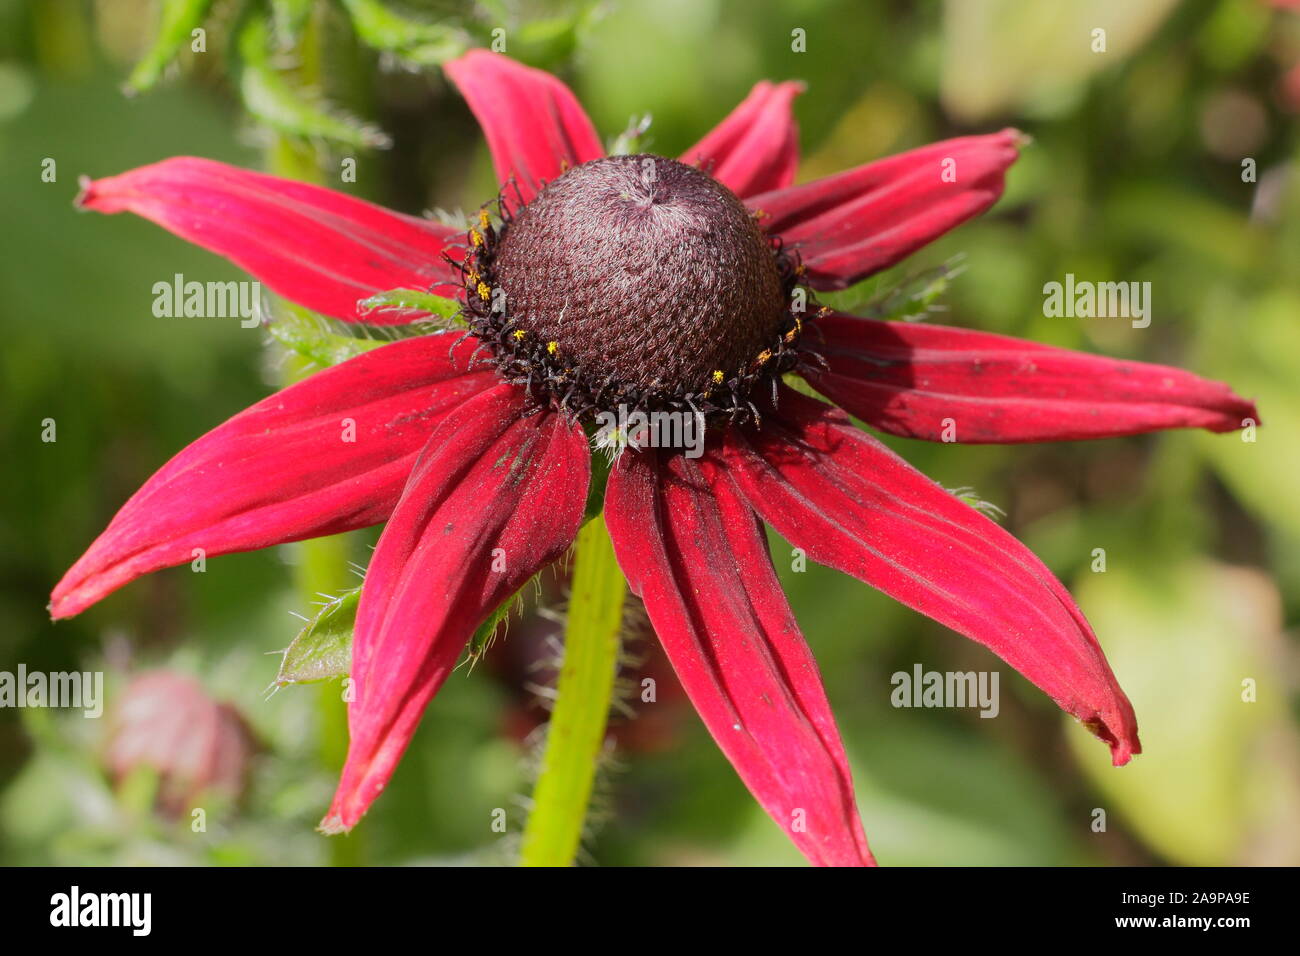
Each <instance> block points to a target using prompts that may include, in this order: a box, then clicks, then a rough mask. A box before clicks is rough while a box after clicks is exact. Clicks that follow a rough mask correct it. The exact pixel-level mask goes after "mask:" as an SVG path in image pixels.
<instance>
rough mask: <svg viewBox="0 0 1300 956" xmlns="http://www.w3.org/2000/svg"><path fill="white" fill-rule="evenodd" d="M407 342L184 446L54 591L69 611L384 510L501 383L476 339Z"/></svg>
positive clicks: (365, 521) (55, 604) (366, 521)
mask: <svg viewBox="0 0 1300 956" xmlns="http://www.w3.org/2000/svg"><path fill="white" fill-rule="evenodd" d="M452 341H453V339H452V338H451V336H449V335H432V336H421V337H418V338H412V339H405V340H403V341H400V342H394V343H392V344H391V345H385V346H382V347H380V348H377V349H374V350H373V351H370V352H366V353H364V354H362V355H359V356H357V357H356V358H353V359H350V360H349V361H347V362H343V363H342V364H340V365H335V366H333V367H332V368H328V369H326V370H324V371H322V372H318V373H317V374H315V375H313V376H311V377H310V378H308V379H305V380H303V381H301V382H299V383H297V384H295V385H291V386H289V387H288V388H286V389H284V390H283V391H280V392H276V393H275V394H274V395H271V396H269V397H268V398H265V399H263V400H262V401H260V402H258V403H257V404H256V405H253V406H251V407H250V408H247V409H245V410H244V411H242V412H240V413H239V414H238V415H236V416H235V417H234V418H232V419H230V420H229V421H227V422H225V423H224V424H222V425H219V426H218V427H217V428H215V429H213V430H212V431H210V432H208V434H206V435H204V436H203V437H202V438H200V439H199V440H198V441H196V442H194V443H193V444H192V445H190V446H189V447H187V448H185V449H184V450H183V451H181V452H180V453H179V454H177V455H176V457H174V458H173V459H172V460H171V461H169V462H168V463H167V464H166V465H164V466H163V467H162V469H161V470H159V471H158V473H157V474H155V475H154V476H153V477H152V478H150V479H149V480H148V481H147V482H146V483H145V485H144V487H142V488H141V489H140V490H139V491H137V492H136V493H135V494H134V495H133V496H132V497H131V499H130V500H129V501H128V502H127V503H126V504H125V505H123V506H122V509H121V510H120V511H119V512H118V513H117V515H116V517H114V518H113V520H112V522H111V523H110V524H109V526H108V528H107V530H105V531H104V533H103V534H101V535H100V536H99V537H98V538H97V539H96V540H95V542H94V543H93V544H92V545H91V546H90V549H89V550H88V551H87V552H86V553H85V554H84V555H83V556H82V557H81V559H80V560H79V561H77V563H76V564H74V565H73V566H72V568H71V570H69V571H68V573H67V574H65V575H64V576H63V580H62V581H60V582H59V584H58V586H57V587H56V588H55V589H54V594H53V596H52V599H51V603H50V613H51V614H52V615H53V616H54V617H55V618H63V617H71V616H72V615H74V614H78V613H80V612H81V611H83V610H84V609H85V608H87V607H89V606H90V605H91V604H94V603H95V602H96V601H98V600H99V599H100V598H102V597H104V596H105V595H107V594H109V593H111V592H112V591H115V590H116V589H117V588H119V587H121V586H122V585H124V584H126V583H127V582H129V581H132V580H134V579H135V578H138V577H140V576H141V575H143V574H147V573H149V572H150V571H156V570H158V569H159V568H165V567H169V566H171V565H175V564H181V563H184V562H186V561H190V560H193V558H194V557H195V555H194V550H195V549H202V552H201V553H202V554H203V555H204V556H207V557H211V556H213V555H218V554H225V553H228V552H231V551H250V550H253V549H256V548H265V547H268V546H270V545H273V544H282V543H284V542H286V541H297V540H299V539H302V538H312V537H316V536H318V535H326V534H334V533H335V532H339V531H347V530H350V529H352V528H362V527H366V526H368V525H373V524H378V523H379V522H381V521H384V520H385V519H386V518H387V517H388V515H389V514H390V513H391V512H392V509H393V506H394V505H395V504H396V503H397V499H398V497H399V495H400V494H401V490H402V486H403V484H404V483H405V481H406V478H407V476H408V475H409V474H410V471H411V467H412V466H413V464H414V462H415V459H416V456H417V455H418V454H419V452H420V449H421V448H422V447H424V444H425V442H426V441H428V439H429V436H430V435H431V434H432V433H433V430H434V428H435V427H436V426H437V424H438V422H439V421H441V419H442V418H443V417H445V415H446V414H447V412H448V411H449V410H450V409H451V408H453V407H455V406H456V405H458V404H460V403H461V402H462V401H464V400H465V398H466V397H468V396H470V395H472V394H474V393H475V392H478V391H481V390H482V389H484V388H487V387H488V386H489V385H490V384H491V383H492V382H494V381H497V379H496V377H495V373H493V372H478V373H473V374H470V375H466V374H464V370H465V367H466V364H467V361H468V356H469V353H470V352H472V351H473V343H471V342H465V343H464V344H463V345H462V346H461V347H459V350H458V352H457V353H456V355H455V356H454V357H450V356H449V355H448V353H449V350H450V347H451V342H452Z"/></svg>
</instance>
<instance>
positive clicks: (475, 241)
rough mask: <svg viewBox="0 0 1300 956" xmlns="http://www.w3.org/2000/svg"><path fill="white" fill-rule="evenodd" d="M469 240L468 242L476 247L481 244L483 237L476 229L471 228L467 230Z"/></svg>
mask: <svg viewBox="0 0 1300 956" xmlns="http://www.w3.org/2000/svg"><path fill="white" fill-rule="evenodd" d="M469 241H470V244H471V245H472V246H474V247H475V248H478V247H479V246H481V245H483V237H482V236H480V235H479V234H478V230H477V229H471V230H470V231H469Z"/></svg>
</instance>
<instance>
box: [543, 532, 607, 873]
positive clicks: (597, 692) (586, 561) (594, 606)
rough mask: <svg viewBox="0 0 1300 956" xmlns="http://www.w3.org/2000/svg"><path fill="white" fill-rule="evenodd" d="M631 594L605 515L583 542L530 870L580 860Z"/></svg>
mask: <svg viewBox="0 0 1300 956" xmlns="http://www.w3.org/2000/svg"><path fill="white" fill-rule="evenodd" d="M626 591H627V583H626V582H625V581H624V579H623V573H622V572H621V571H620V570H619V567H618V562H617V561H615V559H614V549H613V546H612V545H611V544H610V540H609V533H608V532H607V531H606V530H605V519H604V517H603V516H600V515H597V516H596V517H594V518H593V519H592V520H591V521H589V522H587V525H586V526H585V527H584V528H583V529H582V531H581V532H579V534H578V543H577V559H576V561H575V563H574V567H573V584H572V594H571V596H570V599H569V614H568V619H567V620H566V622H565V626H564V663H563V666H562V667H561V670H560V679H559V684H558V687H557V690H558V696H557V697H556V701H555V708H554V709H553V710H552V711H551V720H550V723H549V724H548V725H547V732H546V748H545V750H544V752H543V754H542V764H541V772H540V774H539V776H538V778H537V785H536V787H535V788H534V790H533V807H532V812H531V813H530V814H529V817H528V823H527V824H526V825H525V827H524V839H523V847H522V850H521V853H520V863H521V864H522V865H523V866H569V865H571V864H572V863H573V861H574V857H576V856H577V853H578V846H579V844H580V842H581V840H582V828H583V823H584V821H585V820H586V818H587V805H588V804H589V803H590V801H591V791H592V785H593V783H594V782H595V779H596V767H597V764H598V762H599V760H600V753H601V749H602V747H603V746H604V742H605V724H606V722H607V720H608V719H609V706H610V702H611V701H612V699H613V695H614V678H615V675H616V674H617V671H618V653H619V632H620V630H621V627H622V623H623V598H624V595H625V593H626Z"/></svg>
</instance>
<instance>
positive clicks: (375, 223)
mask: <svg viewBox="0 0 1300 956" xmlns="http://www.w3.org/2000/svg"><path fill="white" fill-rule="evenodd" d="M77 204H78V205H79V206H80V207H81V208H83V209H93V210H95V211H96V212H102V213H115V212H133V213H135V214H136V215H138V216H143V217H144V218H145V219H148V220H150V221H152V222H156V223H157V224H158V225H160V226H162V227H163V228H164V229H166V230H168V231H169V232H173V233H175V234H176V235H178V236H180V237H181V238H182V239H186V240H188V241H189V242H192V243H194V244H195V245H197V246H202V247H203V248H204V249H207V250H209V251H210V252H215V253H217V254H218V255H221V256H225V257H226V258H227V259H230V260H231V261H232V262H234V263H236V264H237V265H239V266H240V268H242V269H245V270H246V271H248V272H249V273H251V274H252V275H253V277H254V278H256V279H258V280H260V281H261V282H263V283H265V284H266V285H267V286H268V287H269V288H270V289H271V290H273V291H274V292H277V293H279V294H280V295H282V296H284V297H285V298H287V299H290V300H292V301H293V302H297V303H299V304H300V305H304V306H306V307H307V308H309V309H313V310H315V311H317V312H320V313H322V314H323V315H328V316H332V317H334V318H336V319H344V320H347V321H350V322H355V321H364V322H368V323H371V324H374V325H394V324H399V323H404V322H410V321H411V320H412V319H414V318H418V317H419V315H420V314H421V313H404V312H400V311H396V310H394V311H388V312H382V313H374V314H369V315H363V314H361V313H359V312H358V311H357V307H356V305H357V300H359V299H364V298H366V297H368V296H371V295H374V294H375V293H376V292H384V291H387V290H389V289H398V288H406V289H428V288H429V287H430V285H431V284H434V285H435V288H433V289H432V291H433V292H435V293H437V294H439V295H445V296H454V295H456V294H458V293H459V292H460V289H461V287H460V284H459V282H458V277H457V276H456V275H455V273H454V271H453V270H452V268H451V267H450V266H448V265H447V263H446V262H444V261H443V258H442V254H443V250H444V248H445V247H446V245H447V243H448V242H449V241H453V240H454V238H455V237H459V236H460V235H462V233H460V232H458V231H457V230H454V229H452V228H451V227H449V226H442V225H439V224H437V223H434V222H429V221H428V220H425V219H417V218H416V217H414V216H405V215H402V214H401V213H396V212H391V211H389V210H387V209H384V208H382V207H380V206H375V205H372V204H371V203H368V202H363V201H362V200H360V199H354V198H352V197H351V196H347V195H344V194H343V193H340V192H335V191H333V190H331V189H324V188H322V187H320V186H312V185H309V184H307V183H300V182H296V181H294V180H291V179H280V178H278V177H276V176H267V175H265V174H264V173H255V172H251V171H249V170H247V169H240V168H238V167H236V166H227V165H226V164H225V163H218V162H214V161H212V160H210V159H196V158H194V157H191V156H178V157H176V158H174V159H165V160H163V161H162V162H160V163H154V164H153V165H152V166H141V167H139V168H138V169H132V170H130V171H128V172H125V173H122V174H121V175H119V176H110V177H108V178H106V179H96V180H94V181H93V182H85V183H83V186H82V192H81V195H80V196H78V197H77Z"/></svg>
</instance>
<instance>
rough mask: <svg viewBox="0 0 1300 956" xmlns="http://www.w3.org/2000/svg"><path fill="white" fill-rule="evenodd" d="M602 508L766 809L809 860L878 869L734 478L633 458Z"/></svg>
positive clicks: (699, 697) (691, 465)
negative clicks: (871, 866) (872, 866)
mask: <svg viewBox="0 0 1300 956" xmlns="http://www.w3.org/2000/svg"><path fill="white" fill-rule="evenodd" d="M605 506H606V508H605V510H606V516H607V517H606V520H607V521H608V522H609V532H610V537H611V539H612V540H613V543H614V551H615V554H616V555H617V556H618V561H619V564H620V566H621V567H622V568H623V572H624V574H626V575H627V579H628V582H629V584H630V585H631V587H632V590H633V592H634V593H636V594H639V595H640V596H641V597H642V599H643V600H644V601H645V605H646V610H647V611H648V612H649V615H650V620H651V622H652V623H653V624H654V628H655V631H656V633H657V634H658V635H659V639H660V641H662V643H663V646H664V649H665V650H666V651H667V653H668V657H669V659H670V660H671V661H672V663H673V668H674V669H675V670H676V671H677V676H678V677H679V678H680V679H681V682H682V686H683V687H684V688H685V689H686V692H687V694H689V695H690V698H691V700H692V702H693V703H694V704H695V708H696V710H698V711H699V714H700V716H701V718H703V720H704V723H705V725H706V726H707V727H708V728H709V732H710V733H711V734H713V737H714V739H715V740H717V742H718V746H720V747H721V748H722V751H723V753H725V754H726V755H727V758H728V759H729V760H730V761H731V762H732V764H733V765H734V766H735V768H736V771H737V773H739V774H740V776H741V779H743V780H744V781H745V784H746V785H747V786H748V787H749V789H750V790H751V791H752V792H753V794H754V796H755V797H756V798H757V799H758V802H759V803H760V804H761V805H762V806H763V808H764V809H765V810H766V811H767V812H768V813H769V814H771V815H772V818H773V819H774V820H775V821H776V822H777V824H778V825H779V826H780V827H781V828H782V829H783V830H785V832H786V833H787V834H788V835H789V837H790V839H791V840H793V841H794V843H795V845H796V846H798V847H799V849H800V850H801V851H802V852H803V853H804V855H805V856H807V857H808V859H809V860H810V861H812V862H813V863H816V864H821V865H859V866H860V865H871V864H874V862H875V861H874V860H873V859H872V857H871V851H870V850H868V849H867V841H866V837H865V836H864V835H863V833H862V824H861V822H860V821H859V820H858V813H857V808H856V804H855V802H854V799H853V781H852V778H851V777H850V774H849V767H848V761H847V759H846V758H845V756H844V748H843V745H842V744H841V743H840V738H839V732H838V731H837V730H836V727H835V721H834V718H833V717H832V716H831V711H830V705H829V704H828V703H827V701H826V694H825V691H823V689H822V685H821V678H820V676H819V675H818V672H817V663H816V661H814V660H813V657H812V654H811V653H810V652H809V650H808V645H807V644H805V643H804V640H803V637H802V635H800V633H799V627H798V625H797V624H796V623H795V620H794V615H793V614H792V613H791V612H790V607H789V605H788V604H787V603H786V600H785V595H784V594H783V593H782V592H781V585H780V582H778V581H777V578H776V572H775V571H774V570H773V568H772V560H771V556H770V555H769V553H768V550H767V539H766V537H765V536H764V535H763V531H762V527H761V525H760V524H759V522H758V520H757V518H756V517H755V515H754V512H753V510H752V509H751V508H750V507H749V506H748V505H747V504H746V503H745V502H744V501H743V500H742V499H741V497H740V494H739V492H738V490H737V489H736V486H735V483H734V482H733V480H732V478H731V477H730V475H729V474H728V473H727V470H726V468H725V467H724V466H723V465H722V464H721V462H720V461H714V460H711V459H709V458H705V459H704V460H703V461H702V462H698V463H697V462H693V461H691V460H689V459H686V458H684V457H682V456H680V455H676V456H672V457H670V458H668V459H660V458H659V457H658V454H657V453H656V452H653V451H645V452H641V453H632V452H626V453H624V454H623V456H622V457H621V459H620V460H619V465H618V467H617V468H615V469H614V471H613V473H612V474H611V475H610V479H609V487H608V490H607V492H606V496H605Z"/></svg>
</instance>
